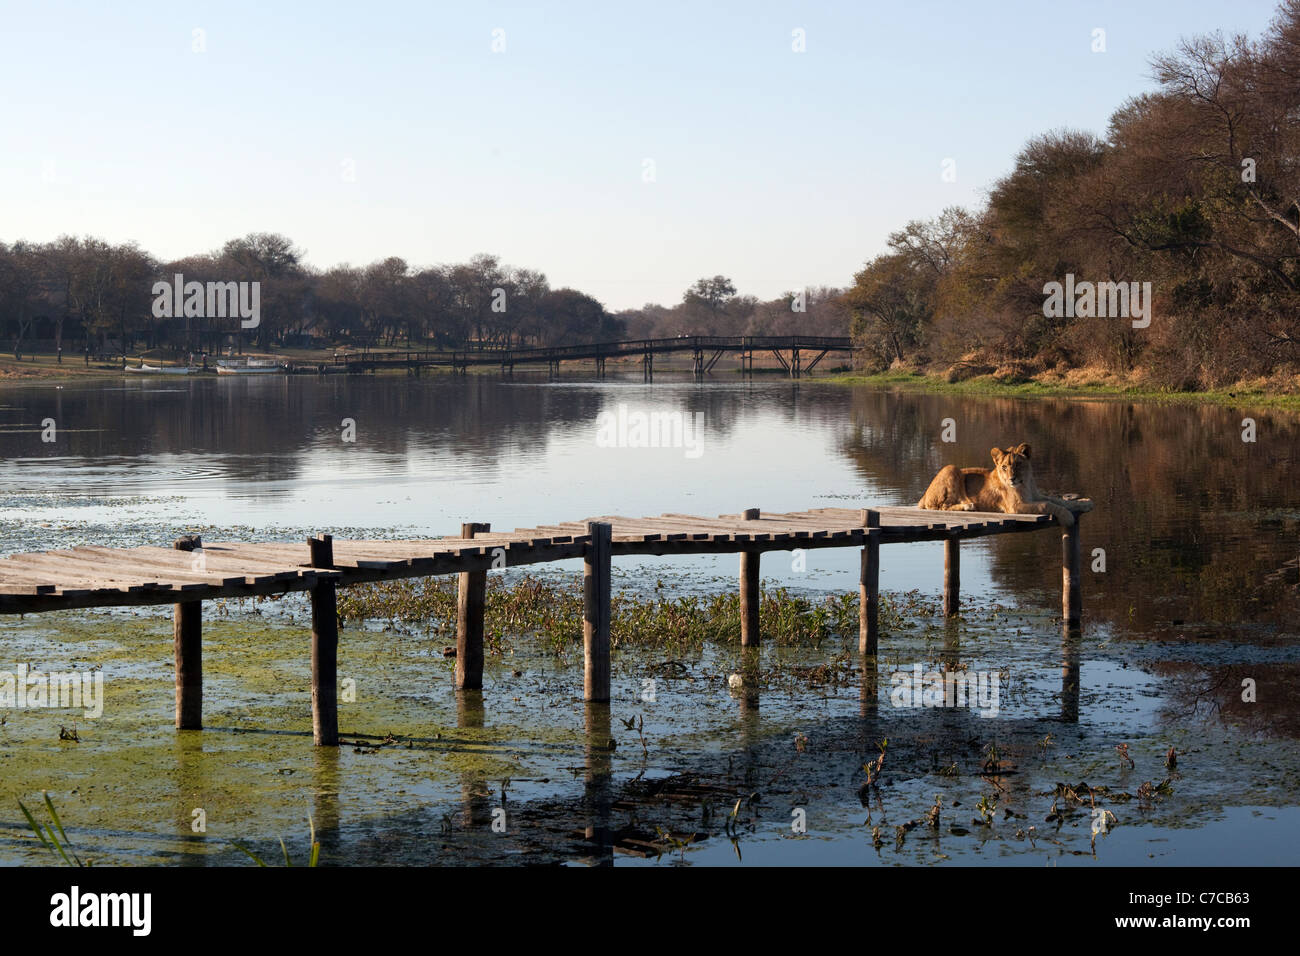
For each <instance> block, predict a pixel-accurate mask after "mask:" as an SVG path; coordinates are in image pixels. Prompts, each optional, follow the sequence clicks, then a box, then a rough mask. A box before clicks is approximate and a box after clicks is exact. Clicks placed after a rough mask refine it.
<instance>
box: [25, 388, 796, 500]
mask: <svg viewBox="0 0 1300 956" xmlns="http://www.w3.org/2000/svg"><path fill="white" fill-rule="evenodd" d="M789 394H790V393H786V392H785V391H784V390H779V391H778V393H777V396H776V398H777V403H778V405H783V406H791V405H792V403H791V402H790V401H789V399H788V395H789ZM751 401H752V393H751V392H750V391H749V390H747V389H744V388H726V387H723V388H717V387H713V386H712V385H704V386H699V387H695V386H687V387H675V386H674V385H672V384H670V383H663V384H661V385H657V386H655V387H654V388H652V389H651V390H649V391H646V392H641V391H635V392H633V391H629V392H627V393H626V394H624V393H623V392H621V391H620V390H619V389H617V388H604V387H585V386H584V385H581V384H578V385H573V384H569V385H562V386H559V387H552V386H551V385H550V384H548V383H547V382H546V381H545V380H544V379H535V380H532V381H529V380H527V379H523V378H522V377H521V380H516V381H514V382H502V381H500V380H499V379H496V378H495V377H492V376H477V375H472V376H468V377H465V378H451V377H447V376H434V377H424V378H421V379H407V378H394V377H389V376H343V375H330V376H325V377H322V378H317V377H314V376H312V377H308V376H277V377H267V378H258V379H229V380H227V379H222V380H216V379H212V378H206V377H205V378H202V379H184V380H179V381H164V380H162V379H156V378H154V379H150V380H148V381H147V382H137V381H130V380H128V381H126V382H125V383H124V384H122V385H118V384H116V383H114V384H112V385H106V384H105V383H97V384H94V385H89V386H80V385H69V386H66V387H64V388H62V389H57V390H56V389H52V388H48V387H43V388H31V389H15V390H13V391H11V392H9V393H8V394H7V396H6V397H5V399H4V401H3V403H2V404H3V406H4V407H3V408H0V423H3V424H4V425H6V426H8V429H12V430H11V431H10V430H6V431H0V453H3V455H4V456H5V457H6V458H77V459H89V460H92V461H95V462H96V463H102V464H104V465H117V464H122V463H124V462H126V461H127V460H129V459H133V458H147V457H150V456H153V457H158V456H171V455H175V456H212V457H213V461H212V465H213V467H214V469H215V470H217V471H218V473H219V474H220V475H222V476H223V477H226V478H230V479H234V480H246V481H277V480H291V479H294V478H296V477H298V476H299V475H300V474H301V473H302V472H303V471H304V470H305V469H307V468H308V467H309V466H310V465H311V456H312V453H313V452H316V451H330V452H337V451H339V450H341V449H342V448H343V444H342V441H341V437H342V421H343V419H345V418H351V419H353V420H354V421H355V422H356V438H357V440H356V444H355V447H356V449H357V450H358V451H360V452H362V453H363V454H366V455H378V456H391V457H402V456H408V455H412V454H416V453H419V454H424V455H457V456H465V457H470V458H473V459H474V460H475V462H476V464H479V465H487V466H490V465H492V464H493V463H495V462H496V460H497V459H498V458H500V457H501V456H503V455H506V454H516V453H519V452H525V453H528V452H538V451H542V450H544V449H545V448H546V447H547V446H548V445H549V443H550V442H551V440H552V438H554V437H556V436H558V435H563V434H573V433H574V432H575V430H581V429H584V428H591V429H592V430H593V432H592V433H593V434H594V429H595V427H596V421H597V417H598V416H599V414H600V413H601V412H602V411H612V410H614V409H615V408H616V407H617V406H618V404H620V403H626V404H628V405H629V406H630V407H632V408H645V409H648V410H652V411H680V412H682V413H683V414H685V415H688V416H689V415H692V414H694V413H695V412H702V413H704V416H705V422H706V427H707V428H708V430H709V434H710V435H711V436H714V437H717V436H722V435H726V434H728V433H729V432H730V431H731V430H732V428H733V427H734V424H735V423H736V422H738V421H741V420H742V419H743V417H744V414H745V412H746V406H747V405H748V404H749V403H750V402H751ZM787 412H788V413H790V414H796V415H797V411H795V410H793V408H792V407H787ZM809 413H811V414H814V415H818V416H819V417H820V412H818V411H816V410H812V411H811V412H809V410H805V414H809ZM45 418H53V419H54V420H55V423H56V425H57V428H58V432H59V438H58V441H57V442H55V443H45V442H42V441H41V434H40V422H41V421H42V420H43V419H45ZM159 467H160V469H165V468H166V467H167V466H166V465H165V464H163V463H159ZM178 467H202V466H201V465H199V464H197V463H195V462H189V463H188V464H184V465H178ZM557 517H560V516H557Z"/></svg>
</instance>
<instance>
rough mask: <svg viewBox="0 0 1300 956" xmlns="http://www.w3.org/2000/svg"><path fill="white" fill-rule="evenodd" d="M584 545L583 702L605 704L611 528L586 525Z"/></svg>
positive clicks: (604, 523) (607, 662)
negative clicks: (589, 540)
mask: <svg viewBox="0 0 1300 956" xmlns="http://www.w3.org/2000/svg"><path fill="white" fill-rule="evenodd" d="M587 534H589V535H590V536H591V542H590V543H589V544H588V545H587V550H586V555H585V556H584V558H583V566H582V603H583V610H582V653H583V664H584V667H583V676H582V697H583V700H585V701H588V702H592V701H599V702H602V703H608V702H609V585H610V580H609V579H610V557H611V554H612V550H613V527H612V526H611V525H609V524H608V523H606V522H603V521H589V522H587Z"/></svg>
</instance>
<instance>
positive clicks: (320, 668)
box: [307, 534, 339, 747]
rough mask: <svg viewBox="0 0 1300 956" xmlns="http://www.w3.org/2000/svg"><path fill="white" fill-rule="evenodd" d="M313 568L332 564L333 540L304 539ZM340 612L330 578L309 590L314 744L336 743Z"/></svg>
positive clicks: (321, 536)
mask: <svg viewBox="0 0 1300 956" xmlns="http://www.w3.org/2000/svg"><path fill="white" fill-rule="evenodd" d="M307 547H308V549H309V550H310V553H311V566H312V567H313V568H332V567H334V539H333V537H331V536H330V535H328V534H322V535H317V536H316V537H314V538H308V539H307ZM338 661H339V615H338V594H337V592H336V587H335V583H334V581H333V580H328V581H319V582H317V584H316V585H315V586H314V587H313V588H312V589H311V733H312V740H313V742H314V743H315V744H316V746H317V747H337V746H338V745H339V679H338V670H339V664H338Z"/></svg>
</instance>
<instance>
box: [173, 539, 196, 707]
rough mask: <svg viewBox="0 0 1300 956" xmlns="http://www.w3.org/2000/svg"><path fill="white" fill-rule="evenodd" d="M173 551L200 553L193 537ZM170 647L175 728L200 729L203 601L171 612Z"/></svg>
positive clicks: (180, 542)
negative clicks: (174, 694) (173, 659)
mask: <svg viewBox="0 0 1300 956" xmlns="http://www.w3.org/2000/svg"><path fill="white" fill-rule="evenodd" d="M172 547H173V548H175V549H176V550H177V551H199V552H202V550H203V541H202V539H201V538H200V537H199V536H198V535H196V534H187V535H185V536H183V537H180V538H177V539H176V541H175V542H174V543H173V544H172ZM172 646H173V650H174V652H175V656H176V729H177V730H199V729H200V728H202V727H203V602H202V601H184V602H182V603H179V604H177V605H176V606H175V608H174V609H173V610H172Z"/></svg>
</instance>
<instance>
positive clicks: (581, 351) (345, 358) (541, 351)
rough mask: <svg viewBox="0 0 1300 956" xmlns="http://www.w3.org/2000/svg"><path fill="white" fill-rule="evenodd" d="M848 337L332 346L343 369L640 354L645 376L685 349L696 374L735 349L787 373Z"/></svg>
mask: <svg viewBox="0 0 1300 956" xmlns="http://www.w3.org/2000/svg"><path fill="white" fill-rule="evenodd" d="M852 349H853V343H852V341H851V340H850V339H849V338H848V337H847V336H829V335H825V336H818V335H683V336H678V337H676V338H671V339H629V340H627V341H621V342H595V343H591V344H587V345H559V346H552V347H545V348H520V349H460V350H456V351H450V352H448V351H406V352H402V351H372V350H369V349H365V350H362V351H359V352H337V353H335V355H334V367H335V368H339V369H342V370H344V371H348V372H368V371H371V370H374V369H383V368H389V369H392V368H405V369H409V370H411V371H418V370H419V369H420V368H426V367H435V366H443V367H446V368H452V369H455V370H456V371H459V372H464V371H466V370H467V369H468V368H469V367H470V366H471V365H475V366H500V368H501V371H502V373H503V374H510V373H511V372H513V371H514V367H515V366H516V365H540V364H543V363H545V364H546V366H547V368H548V369H549V370H550V371H551V372H552V374H555V373H558V372H559V369H560V363H561V362H577V361H594V362H595V363H596V373H597V374H598V375H604V374H605V362H606V360H608V359H611V358H612V359H619V358H633V359H637V358H639V359H640V360H641V367H642V373H643V376H644V377H645V378H647V379H648V378H652V377H653V376H654V358H655V356H656V355H668V354H672V353H675V352H690V353H691V359H692V370H693V371H694V373H695V374H696V375H704V374H705V373H707V372H711V371H712V370H713V367H714V366H715V365H716V364H717V362H718V359H720V358H721V357H722V356H723V355H726V354H727V353H739V355H740V360H741V368H742V370H744V371H746V372H749V373H752V372H753V370H754V354H755V353H756V352H758V353H762V352H771V353H772V355H774V356H775V357H776V360H777V361H778V362H779V363H780V364H781V367H782V368H783V369H785V371H786V372H787V373H789V375H790V376H791V377H792V378H799V377H800V376H801V375H803V374H805V373H811V372H812V370H813V369H815V368H816V367H817V365H818V364H819V363H820V362H821V360H822V359H823V358H825V357H826V355H827V354H828V353H830V352H845V353H848V352H851V351H852Z"/></svg>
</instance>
